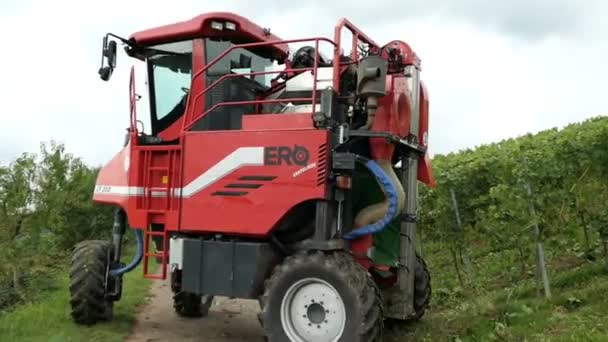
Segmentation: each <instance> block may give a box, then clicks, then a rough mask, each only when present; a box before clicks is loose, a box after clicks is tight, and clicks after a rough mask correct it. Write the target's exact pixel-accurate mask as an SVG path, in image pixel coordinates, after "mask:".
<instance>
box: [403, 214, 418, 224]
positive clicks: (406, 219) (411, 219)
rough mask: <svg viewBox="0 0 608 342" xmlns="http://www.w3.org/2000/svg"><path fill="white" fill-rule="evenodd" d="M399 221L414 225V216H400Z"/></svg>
mask: <svg viewBox="0 0 608 342" xmlns="http://www.w3.org/2000/svg"><path fill="white" fill-rule="evenodd" d="M401 221H403V222H408V223H416V214H401Z"/></svg>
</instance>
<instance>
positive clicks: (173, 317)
mask: <svg viewBox="0 0 608 342" xmlns="http://www.w3.org/2000/svg"><path fill="white" fill-rule="evenodd" d="M150 297H151V298H150V301H149V303H148V304H147V305H146V306H145V307H143V308H142V309H141V310H140V313H139V314H138V315H137V323H136V324H135V327H134V328H133V332H132V333H131V335H130V336H129V337H128V338H127V339H126V342H161V341H171V342H173V341H175V342H195V341H196V342H201V341H205V342H233V341H251V342H263V341H264V339H263V338H262V336H263V331H262V328H261V326H260V324H259V322H258V318H257V314H258V312H259V310H260V307H259V305H258V302H257V301H254V300H242V299H227V298H223V297H216V298H215V300H214V302H213V305H212V306H211V310H210V311H209V316H207V317H204V318H182V317H179V316H177V314H175V312H174V311H173V299H172V293H171V287H170V285H169V280H166V281H155V282H154V283H153V285H152V288H151V289H150ZM393 329H395V328H393ZM393 329H390V330H388V331H385V342H397V341H399V342H403V341H409V340H410V339H409V338H411V331H408V329H403V330H402V328H396V330H393Z"/></svg>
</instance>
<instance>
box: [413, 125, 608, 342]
mask: <svg viewBox="0 0 608 342" xmlns="http://www.w3.org/2000/svg"><path fill="white" fill-rule="evenodd" d="M433 169H434V173H435V175H436V178H437V183H438V186H437V188H435V189H425V188H422V189H421V208H420V211H419V217H420V220H419V222H420V225H419V227H420V229H421V230H422V234H423V235H424V237H425V246H424V250H425V256H426V257H427V259H428V263H429V267H430V270H431V273H432V274H433V279H434V288H435V289H436V291H435V292H436V294H437V296H435V297H434V300H433V302H432V305H433V306H434V307H433V308H432V309H431V310H429V313H430V314H429V316H428V317H427V319H426V321H425V322H422V323H421V324H419V325H417V326H416V327H415V330H416V332H415V337H416V338H417V339H418V340H429V341H435V340H451V341H505V340H507V341H524V340H529V341H532V340H534V341H580V340H591V341H596V340H597V341H602V340H605V336H606V334H607V333H608V331H607V329H606V326H605V324H604V323H603V320H604V318H603V317H605V315H606V314H608V303H607V301H606V296H605V293H606V291H607V290H608V268H606V262H605V261H604V260H603V258H601V257H600V255H601V254H603V256H604V257H605V259H606V261H608V183H607V182H606V179H607V176H608V117H597V118H593V119H590V120H586V121H584V122H581V123H575V124H571V125H568V126H567V127H564V128H562V129H550V130H546V131H542V132H539V133H537V134H527V135H525V136H521V137H519V138H514V139H508V140H504V141H501V142H498V143H495V144H489V145H484V146H479V147H478V148H476V149H470V150H465V151H460V152H458V153H451V154H448V155H439V156H436V157H435V158H434V159H433ZM528 185H529V186H530V188H531V192H532V194H531V195H529V194H528V191H527V186H528ZM450 189H453V191H454V193H455V194H456V197H457V200H458V207H459V210H460V216H461V219H462V222H463V230H456V229H455V226H456V221H455V216H454V212H453V210H452V206H451V205H450V193H449V191H450ZM530 205H531V207H532V208H533V209H534V211H531V210H530ZM536 223H538V224H539V227H540V230H541V236H540V241H542V242H543V243H544V245H545V248H546V250H545V253H546V259H547V268H548V270H549V274H550V278H551V285H552V288H553V292H554V296H553V297H552V299H550V300H547V299H544V298H539V297H538V296H537V286H536V284H535V280H534V278H535V265H534V247H535V242H536V237H535V234H534V229H533V228H534V225H535V224H536ZM455 248H456V249H457V248H461V249H464V250H470V255H471V256H472V263H473V264H474V265H475V270H476V274H475V281H474V282H473V283H472V284H467V288H464V289H463V288H462V287H461V286H460V285H461V282H459V277H460V275H459V274H457V273H456V270H455V269H454V263H453V262H452V259H453V253H451V251H452V250H454V249H455ZM456 259H458V258H456ZM457 261H458V262H457V263H456V266H457V267H461V266H462V263H461V262H460V260H457ZM460 271H462V268H460ZM435 292H434V293H435Z"/></svg>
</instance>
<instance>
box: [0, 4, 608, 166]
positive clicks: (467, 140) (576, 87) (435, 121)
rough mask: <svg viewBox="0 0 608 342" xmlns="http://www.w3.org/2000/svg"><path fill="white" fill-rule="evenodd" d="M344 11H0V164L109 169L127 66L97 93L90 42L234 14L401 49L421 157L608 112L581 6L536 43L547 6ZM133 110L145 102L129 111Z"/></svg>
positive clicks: (123, 108)
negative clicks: (425, 94)
mask: <svg viewBox="0 0 608 342" xmlns="http://www.w3.org/2000/svg"><path fill="white" fill-rule="evenodd" d="M356 3H357V4H358V5H356V6H351V7H350V8H348V9H346V10H344V6H342V5H338V4H337V3H332V2H327V1H324V2H319V1H311V2H301V3H296V4H291V3H284V2H278V1H275V2H273V4H270V3H269V2H268V1H265V2H263V3H260V2H257V1H250V2H249V3H243V2H242V1H241V3H240V4H239V1H236V0H233V1H225V2H221V3H220V2H215V1H200V0H199V1H181V2H180V3H179V4H178V3H177V2H172V3H170V2H167V1H143V0H138V1H128V2H122V1H117V0H111V1H105V2H103V3H99V4H95V5H91V4H89V3H86V2H82V1H68V0H63V1H54V2H44V1H35V0H31V1H27V2H20V3H19V5H15V6H16V7H10V8H9V7H5V6H6V5H0V30H2V32H4V33H5V34H3V45H4V46H5V48H4V49H3V52H2V54H0V66H1V68H2V73H1V75H2V76H1V77H2V78H1V79H2V81H1V82H0V100H1V102H0V103H2V110H1V112H0V117H1V119H2V121H1V127H2V134H1V135H0V146H2V148H0V162H2V161H7V160H9V159H11V158H13V157H15V156H16V155H17V154H19V153H20V152H22V151H25V150H28V151H34V152H35V151H36V150H37V148H38V145H39V143H40V142H41V141H48V140H50V139H56V140H59V141H62V142H65V143H66V145H67V147H68V149H69V150H70V151H71V152H73V153H74V154H76V155H79V156H82V157H83V158H84V159H85V161H87V162H89V163H93V164H100V163H104V162H105V161H107V160H109V158H111V156H112V155H113V154H114V153H115V152H116V151H117V150H118V149H119V147H120V145H121V143H122V138H123V135H124V132H125V131H124V129H125V128H126V126H127V124H128V99H127V89H128V88H127V85H128V83H127V82H128V71H129V66H130V64H131V61H129V60H128V59H127V58H126V56H125V55H121V56H120V59H119V68H118V70H117V71H116V74H115V75H114V77H113V79H112V80H111V81H110V82H109V83H105V82H102V81H101V80H99V77H98V75H97V69H98V67H99V59H100V58H99V53H100V45H101V37H102V35H103V34H105V33H106V32H107V31H111V32H114V33H117V34H122V35H124V36H128V35H129V34H130V33H132V32H134V31H138V30H141V29H145V28H148V27H152V26H157V25H162V24H166V23H171V22H175V21H181V20H187V19H190V18H191V17H193V16H195V15H197V14H199V13H203V12H206V11H217V10H228V11H235V12H237V13H242V14H243V15H244V16H247V17H249V18H250V19H251V20H252V21H254V22H257V23H259V24H260V25H261V26H266V27H271V29H272V32H273V33H275V34H277V35H279V36H281V37H283V38H300V37H306V36H316V35H324V36H328V37H331V36H332V35H333V27H334V24H335V23H336V22H337V20H338V19H339V17H340V16H346V17H348V18H350V19H352V21H353V22H355V24H356V25H358V26H359V27H360V28H361V29H362V30H364V31H365V32H368V33H369V35H370V36H372V37H373V38H374V39H375V40H377V41H378V42H380V43H384V42H386V41H388V40H392V39H403V40H406V41H408V42H410V43H411V45H412V46H413V47H414V49H415V50H416V51H417V52H418V54H419V55H420V57H421V58H422V62H423V79H424V81H425V82H426V83H427V85H428V88H429V91H430V94H431V135H430V143H431V152H433V153H445V152H448V151H453V150H457V149H460V148H465V147H472V146H475V145H477V144H480V143H487V142H492V141H497V140H500V139H503V138H507V137H511V136H515V135H519V134H523V133H525V132H528V131H538V130H541V129H545V128H550V127H553V126H561V125H564V124H567V123H569V122H572V121H580V120H583V119H585V118H587V117H590V116H595V115H598V114H606V113H607V112H608V111H607V110H606V109H607V104H606V103H605V101H604V96H605V95H604V94H603V92H604V89H605V88H604V87H603V84H602V82H603V80H604V79H606V78H607V76H608V68H606V67H605V66H604V65H605V61H606V60H608V39H607V38H608V32H607V31H606V26H605V25H604V24H603V23H602V22H601V20H600V19H601V18H600V17H599V15H600V13H601V11H599V10H598V9H597V8H596V7H590V5H588V6H589V7H585V8H583V9H582V10H577V11H573V12H571V14H572V15H571V16H572V17H573V16H576V18H570V19H568V20H562V21H559V20H558V23H560V22H561V23H562V24H563V25H562V26H564V27H559V29H556V28H555V25H553V24H551V25H549V24H545V25H544V26H542V27H540V28H541V29H542V28H543V27H544V28H546V30H539V28H538V27H525V26H526V25H529V24H527V23H529V22H534V20H535V17H534V16H540V17H542V20H540V19H539V20H537V21H539V22H541V23H542V22H547V23H554V22H555V20H557V19H556V18H561V17H563V16H564V15H566V16H567V14H568V9H569V8H571V7H568V6H566V5H565V2H560V3H559V5H555V6H554V7H553V9H554V10H555V11H554V12H551V11H548V10H547V9H551V8H552V7H551V4H550V3H549V2H544V1H541V0H536V3H537V5H532V3H534V1H531V2H526V3H524V2H517V1H516V3H513V4H512V10H510V11H506V10H505V6H506V5H505V6H503V5H501V6H502V7H501V6H498V7H489V5H487V4H486V5H478V4H477V5H476V4H475V3H474V2H472V1H468V2H467V6H464V7H455V5H453V4H454V3H452V2H443V3H441V4H443V5H442V6H439V3H437V2H419V1H413V2H411V6H410V5H406V4H410V3H409V2H408V3H406V2H403V1H399V0H394V1H389V0H380V1H376V2H374V3H373V7H369V2H367V1H366V2H356ZM527 3H530V5H529V7H525V6H528V5H526V4H527ZM541 3H542V4H541ZM577 3H578V2H577ZM429 4H436V5H437V6H435V7H433V6H431V5H429ZM538 4H540V5H538ZM594 4H597V2H594ZM291 6H293V7H292V8H293V10H291V9H290V7H291ZM408 6H410V7H408ZM598 6H599V5H598ZM603 7H604V8H606V7H608V6H606V5H604V6H603ZM589 8H591V9H594V10H589ZM526 9H527V10H526ZM465 10H466V11H465ZM476 11H484V12H483V13H490V14H488V16H487V17H485V18H486V19H487V20H480V19H479V18H476V16H473V14H474V13H478V12H476ZM465 12H466V13H465ZM501 12H508V13H502V14H504V15H503V16H500V15H499V14H501ZM463 13H465V14H463ZM479 13H481V12H479ZM513 13H514V14H513ZM384 14H386V17H383V16H382V15H384ZM513 16H515V17H518V16H519V17H521V18H520V19H521V20H519V21H517V20H515V21H514V19H513ZM313 20H314V21H313ZM504 23H514V24H513V25H506V24H504ZM581 23H582V24H581ZM567 25H570V26H568V27H570V28H568V27H566V26H567ZM528 31H529V32H528ZM526 32H528V33H529V35H528V36H526ZM138 79H139V81H140V82H139V89H140V92H142V93H143V94H144V95H145V94H146V93H145V91H144V90H143V81H144V79H145V76H144V75H143V74H141V73H140V74H138ZM146 104H147V102H146V100H145V98H144V100H143V101H142V102H141V103H140V106H145V105H146ZM140 110H141V111H142V115H143V114H145V111H143V108H140Z"/></svg>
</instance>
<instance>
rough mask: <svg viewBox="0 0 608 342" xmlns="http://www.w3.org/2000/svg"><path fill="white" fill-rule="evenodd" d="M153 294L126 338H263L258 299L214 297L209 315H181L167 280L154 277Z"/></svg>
mask: <svg viewBox="0 0 608 342" xmlns="http://www.w3.org/2000/svg"><path fill="white" fill-rule="evenodd" d="M150 295H151V298H150V302H149V303H148V304H147V305H146V306H145V307H144V308H143V309H142V310H141V311H140V313H139V314H138V315H137V323H136V324H135V327H134V330H133V333H132V334H131V336H129V337H128V338H127V340H126V341H127V342H160V341H176V342H182V341H183V342H186V341H187V342H194V341H197V342H199V341H206V342H228V341H252V342H257V341H263V339H262V328H261V327H260V324H259V322H258V319H257V313H258V312H259V305H258V303H257V301H249V300H236V299H227V298H222V297H220V298H215V300H214V303H213V305H212V306H211V310H210V311H209V316H208V317H205V318H182V317H179V316H177V315H176V314H175V312H174V311H173V301H172V293H171V288H170V286H169V282H168V281H164V282H163V281H155V282H154V283H153V285H152V288H151V293H150Z"/></svg>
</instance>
